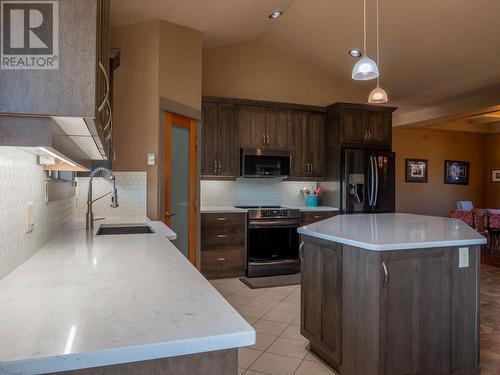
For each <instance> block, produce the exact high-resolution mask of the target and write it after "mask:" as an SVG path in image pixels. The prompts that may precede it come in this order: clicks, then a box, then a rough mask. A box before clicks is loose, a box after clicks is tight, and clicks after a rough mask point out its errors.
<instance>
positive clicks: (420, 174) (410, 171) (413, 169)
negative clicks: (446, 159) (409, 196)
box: [406, 159, 429, 183]
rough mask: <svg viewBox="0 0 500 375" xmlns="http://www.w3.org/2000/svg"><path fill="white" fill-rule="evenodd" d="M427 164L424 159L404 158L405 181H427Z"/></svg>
mask: <svg viewBox="0 0 500 375" xmlns="http://www.w3.org/2000/svg"><path fill="white" fill-rule="evenodd" d="M428 164H429V162H428V161H427V160H425V159H406V182H421V183H426V182H427V176H428V172H427V169H428Z"/></svg>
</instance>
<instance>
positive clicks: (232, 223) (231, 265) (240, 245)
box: [201, 213, 246, 279]
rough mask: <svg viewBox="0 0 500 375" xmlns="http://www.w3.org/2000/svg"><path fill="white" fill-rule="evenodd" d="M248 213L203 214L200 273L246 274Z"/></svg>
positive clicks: (211, 276) (218, 275)
mask: <svg viewBox="0 0 500 375" xmlns="http://www.w3.org/2000/svg"><path fill="white" fill-rule="evenodd" d="M245 233H246V214H245V213H229V214H228V213H224V214H223V213H221V214H202V215H201V272H202V274H203V275H204V276H205V277H206V278H207V279H220V278H229V277H240V276H244V274H245Z"/></svg>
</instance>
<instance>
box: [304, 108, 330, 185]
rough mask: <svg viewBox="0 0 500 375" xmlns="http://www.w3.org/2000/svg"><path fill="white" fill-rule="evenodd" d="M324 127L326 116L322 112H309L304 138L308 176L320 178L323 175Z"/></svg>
mask: <svg viewBox="0 0 500 375" xmlns="http://www.w3.org/2000/svg"><path fill="white" fill-rule="evenodd" d="M325 127H326V116H325V115H324V114H323V113H319V112H310V113H309V121H308V125H307V137H306V140H307V144H308V160H309V163H310V167H309V175H308V176H310V177H318V178H320V177H324V175H325Z"/></svg>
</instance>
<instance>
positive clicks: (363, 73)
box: [352, 0, 379, 81]
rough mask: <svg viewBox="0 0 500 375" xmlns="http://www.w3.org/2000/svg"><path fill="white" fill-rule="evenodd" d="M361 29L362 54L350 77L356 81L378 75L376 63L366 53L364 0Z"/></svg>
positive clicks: (364, 3) (364, 2) (364, 1)
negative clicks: (362, 33) (362, 32)
mask: <svg viewBox="0 0 500 375" xmlns="http://www.w3.org/2000/svg"><path fill="white" fill-rule="evenodd" d="M363 31H364V35H363V38H364V39H363V56H362V57H361V59H359V61H358V62H357V63H356V65H354V68H353V70H352V79H355V80H356V81H367V80H370V79H375V78H377V77H378V75H379V73H378V67H377V64H376V63H375V61H373V60H372V59H370V58H369V57H368V54H367V53H366V0H363Z"/></svg>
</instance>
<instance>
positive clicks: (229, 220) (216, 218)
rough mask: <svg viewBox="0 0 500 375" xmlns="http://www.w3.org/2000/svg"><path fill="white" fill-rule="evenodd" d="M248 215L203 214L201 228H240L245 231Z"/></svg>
mask: <svg viewBox="0 0 500 375" xmlns="http://www.w3.org/2000/svg"><path fill="white" fill-rule="evenodd" d="M246 219H247V215H246V213H220V214H202V215H201V227H202V230H203V229H204V228H221V227H228V226H234V227H240V228H242V230H243V231H244V230H245V222H246Z"/></svg>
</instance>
